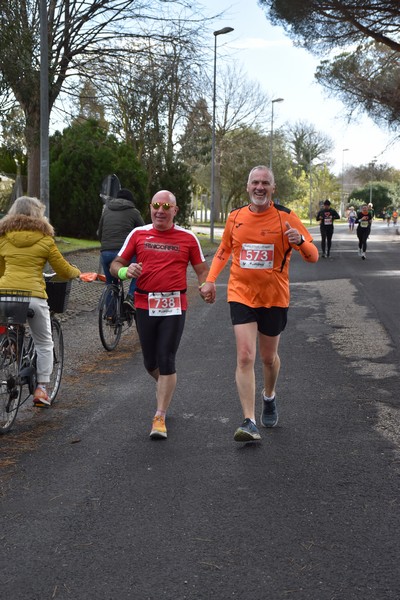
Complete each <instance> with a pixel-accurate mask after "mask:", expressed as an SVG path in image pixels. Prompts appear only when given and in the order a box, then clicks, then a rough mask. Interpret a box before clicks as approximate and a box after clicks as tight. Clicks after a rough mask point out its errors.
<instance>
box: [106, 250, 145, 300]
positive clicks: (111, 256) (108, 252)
mask: <svg viewBox="0 0 400 600" xmlns="http://www.w3.org/2000/svg"><path fill="white" fill-rule="evenodd" d="M118 252H119V249H118V250H102V251H101V252H100V260H101V266H102V267H103V271H104V275H105V276H106V283H115V284H117V283H118V279H116V278H115V277H113V276H112V275H111V273H110V265H111V263H112V261H113V260H114V258H115V257H116V256H117V254H118ZM135 260H136V256H134V257H133V258H132V262H135ZM135 289H136V279H131V280H130V283H129V290H128V294H131V295H132V296H133V294H134V292H135Z"/></svg>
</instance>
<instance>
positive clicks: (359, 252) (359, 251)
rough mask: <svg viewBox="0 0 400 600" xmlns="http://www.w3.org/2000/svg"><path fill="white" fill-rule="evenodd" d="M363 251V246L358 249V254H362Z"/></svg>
mask: <svg viewBox="0 0 400 600" xmlns="http://www.w3.org/2000/svg"><path fill="white" fill-rule="evenodd" d="M361 254H362V252H361V248H359V249H358V256H361Z"/></svg>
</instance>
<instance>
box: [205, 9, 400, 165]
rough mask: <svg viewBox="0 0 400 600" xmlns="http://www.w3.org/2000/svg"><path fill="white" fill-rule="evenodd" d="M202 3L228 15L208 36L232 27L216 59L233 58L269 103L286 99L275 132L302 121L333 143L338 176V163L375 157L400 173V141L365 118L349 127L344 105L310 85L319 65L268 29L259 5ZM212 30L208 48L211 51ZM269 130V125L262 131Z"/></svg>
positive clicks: (277, 30)
mask: <svg viewBox="0 0 400 600" xmlns="http://www.w3.org/2000/svg"><path fill="white" fill-rule="evenodd" d="M201 3H202V5H203V6H204V7H205V11H206V12H207V14H209V15H214V14H216V13H218V12H221V11H223V10H226V16H225V17H223V18H221V19H218V20H217V21H215V23H214V25H213V27H212V31H215V30H218V29H222V28H223V27H233V28H234V31H233V32H231V33H229V34H226V35H223V36H222V35H221V36H218V40H217V44H218V48H220V49H219V51H218V54H217V57H218V56H219V53H220V52H221V53H222V54H223V55H231V56H232V59H233V60H235V61H239V62H240V63H242V64H243V65H244V66H245V69H246V71H247V72H248V76H249V78H250V79H252V80H257V81H259V83H260V85H261V86H262V88H263V90H264V91H265V92H266V93H267V95H268V96H269V97H271V99H272V98H284V102H280V103H276V104H275V105H274V129H276V128H279V126H281V125H283V124H284V123H286V122H289V123H294V122H297V121H300V120H301V121H306V122H308V123H312V124H314V126H315V128H316V129H317V130H318V131H321V132H323V133H326V134H328V135H329V136H330V137H331V138H332V139H333V140H334V142H335V150H334V152H333V153H332V158H333V159H334V161H335V164H334V165H333V167H332V168H333V170H334V171H335V172H336V173H339V172H341V170H342V162H343V164H344V166H345V167H346V166H348V165H360V164H366V163H369V162H370V161H371V160H373V159H374V158H375V157H377V159H378V162H381V163H388V164H390V165H393V166H394V167H396V168H397V169H400V141H397V142H395V143H393V140H394V139H395V137H396V136H395V134H394V133H389V132H387V131H385V130H384V129H381V128H379V127H377V126H376V125H375V124H374V123H373V122H372V121H371V120H370V119H369V118H368V117H366V116H362V117H359V118H358V120H357V121H355V120H353V121H352V122H351V123H350V124H347V121H346V110H345V107H344V106H343V104H342V103H341V102H340V101H338V100H334V99H332V98H328V96H327V94H326V92H325V91H324V88H323V87H322V86H320V85H318V84H317V83H316V82H315V80H314V73H315V69H316V66H317V64H318V62H319V60H318V59H317V58H315V57H313V56H312V55H311V54H310V53H309V52H306V51H305V50H303V49H301V48H295V47H294V46H293V44H292V42H291V40H290V39H289V37H288V36H286V35H285V33H284V30H283V29H281V28H280V27H272V26H271V25H270V24H269V22H268V21H267V19H266V17H265V13H264V12H263V11H262V10H261V8H260V7H259V6H258V4H257V0H236V1H232V2H229V1H227V0H201ZM212 31H211V35H210V47H211V48H213V47H214V36H213V35H212ZM217 67H218V58H217ZM217 71H218V68H217ZM217 80H218V74H217ZM269 127H270V126H269V124H267V125H266V131H268V130H269ZM346 148H347V149H348V150H346V151H345V152H344V151H343V150H344V149H346Z"/></svg>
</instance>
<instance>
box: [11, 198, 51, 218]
mask: <svg viewBox="0 0 400 600" xmlns="http://www.w3.org/2000/svg"><path fill="white" fill-rule="evenodd" d="M45 210H46V206H45V205H44V204H43V202H41V201H40V200H39V199H38V198H33V197H30V196H20V197H19V198H17V199H16V200H15V201H14V203H13V204H12V206H11V208H10V210H9V211H8V213H7V214H9V215H12V216H15V215H26V216H27V217H33V218H34V219H42V218H43V216H44V212H45Z"/></svg>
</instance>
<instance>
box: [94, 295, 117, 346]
mask: <svg viewBox="0 0 400 600" xmlns="http://www.w3.org/2000/svg"><path fill="white" fill-rule="evenodd" d="M120 310H121V305H120V296H119V289H118V287H117V286H115V285H107V286H106V287H105V289H104V291H103V293H102V295H101V298H100V302H99V333H100V340H101V343H102V344H103V346H104V348H105V349H106V350H109V351H110V350H114V349H115V348H116V347H117V345H118V342H119V340H120V337H121V332H122V319H121V312H120Z"/></svg>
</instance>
